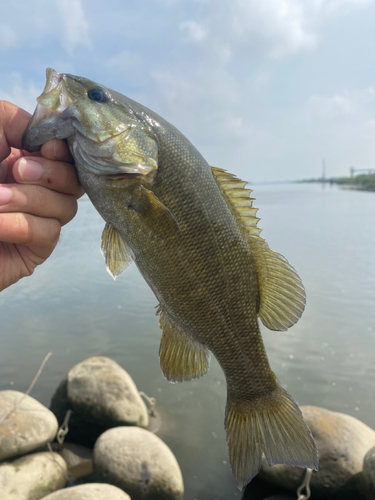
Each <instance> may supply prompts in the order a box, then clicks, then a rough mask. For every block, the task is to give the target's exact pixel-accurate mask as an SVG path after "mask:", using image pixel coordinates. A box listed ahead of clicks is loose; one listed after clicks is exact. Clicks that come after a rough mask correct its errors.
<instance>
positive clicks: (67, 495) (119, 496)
mask: <svg viewBox="0 0 375 500" xmlns="http://www.w3.org/2000/svg"><path fill="white" fill-rule="evenodd" d="M43 500H131V498H130V496H129V495H127V494H126V493H125V492H124V491H122V490H120V488H116V486H112V485H111V484H99V483H91V484H82V485H80V486H73V487H72V488H66V489H64V490H60V491H56V492H55V493H51V494H50V495H47V496H46V497H44V498H43Z"/></svg>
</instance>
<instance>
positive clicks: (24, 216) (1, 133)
mask: <svg viewBox="0 0 375 500" xmlns="http://www.w3.org/2000/svg"><path fill="white" fill-rule="evenodd" d="M29 120H30V114H29V113H27V112H26V111H24V110H22V109H20V108H18V107H17V106H15V105H14V104H11V103H9V102H5V101H0V162H1V163H0V291H1V290H3V289H4V288H6V287H8V286H10V285H12V284H13V283H16V282H17V281H18V280H19V279H21V278H23V277H25V276H30V275H31V274H32V273H33V272H34V269H35V268H36V266H38V265H40V264H42V263H43V262H44V261H45V260H46V259H47V258H48V257H49V256H50V255H51V253H52V251H53V249H54V248H55V246H56V244H57V242H58V240H59V236H60V231H61V226H63V225H64V224H66V223H67V222H69V221H70V220H71V219H72V218H73V217H74V216H75V214H76V212H77V199H78V198H79V197H80V196H82V194H83V192H84V191H83V188H82V187H81V186H80V184H79V182H78V179H77V175H76V171H75V168H74V166H73V165H72V164H71V162H72V157H71V155H70V153H69V150H68V148H67V146H66V144H65V143H64V142H63V141H61V140H58V139H53V140H51V141H48V142H46V143H45V144H44V145H43V146H42V149H41V151H40V153H39V152H38V153H28V152H27V151H23V150H22V149H21V144H22V135H23V133H24V131H25V128H26V126H27V124H28V122H29Z"/></svg>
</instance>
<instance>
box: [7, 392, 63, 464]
mask: <svg viewBox="0 0 375 500" xmlns="http://www.w3.org/2000/svg"><path fill="white" fill-rule="evenodd" d="M21 398H22V401H21ZM18 401H20V403H19V404H18V405H17V402H18ZM14 408H15V410H14V411H12V413H10V414H9V416H8V417H7V418H5V420H3V421H2V422H1V424H0V461H3V460H8V459H10V458H13V457H16V456H19V455H24V454H25V453H29V452H31V451H34V450H37V449H39V448H41V447H43V446H45V445H46V444H47V443H49V442H50V441H53V440H54V438H55V436H56V433H57V429H58V423H57V420H56V417H55V415H54V414H53V413H52V412H51V411H50V410H49V409H48V408H46V407H45V406H43V405H42V404H41V403H39V401H37V400H36V399H34V398H32V397H30V396H26V395H25V394H24V393H22V392H18V391H0V421H1V420H2V418H3V417H4V415H7V414H8V413H9V412H10V411H11V410H13V409H14Z"/></svg>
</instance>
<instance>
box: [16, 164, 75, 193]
mask: <svg viewBox="0 0 375 500" xmlns="http://www.w3.org/2000/svg"><path fill="white" fill-rule="evenodd" d="M13 176H14V178H15V180H16V182H18V183H19V184H37V185H39V186H43V187H46V188H48V189H51V190H52V191H57V192H59V193H63V194H71V195H73V196H75V197H76V198H79V197H81V196H82V195H83V193H84V190H83V188H82V186H81V185H80V183H79V181H78V177H77V172H76V169H75V168H74V165H72V164H71V163H67V162H63V161H53V160H48V159H47V158H43V157H42V156H31V157H27V156H25V157H22V158H21V159H19V160H17V161H16V162H15V164H14V166H13Z"/></svg>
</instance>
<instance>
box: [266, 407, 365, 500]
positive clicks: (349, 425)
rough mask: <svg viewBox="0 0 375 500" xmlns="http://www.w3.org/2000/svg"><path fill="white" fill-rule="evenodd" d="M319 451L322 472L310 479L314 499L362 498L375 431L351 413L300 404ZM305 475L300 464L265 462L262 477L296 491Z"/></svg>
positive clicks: (349, 499)
mask: <svg viewBox="0 0 375 500" xmlns="http://www.w3.org/2000/svg"><path fill="white" fill-rule="evenodd" d="M301 410H302V413H303V416H304V419H305V421H306V423H307V425H308V426H309V427H310V429H311V432H312V434H313V436H314V438H315V442H316V446H317V448H318V452H319V472H314V473H313V475H312V478H311V483H310V487H311V493H312V497H313V498H315V497H316V498H319V499H321V500H325V499H327V500H328V499H329V500H334V499H340V500H352V499H353V498H355V499H356V500H361V499H362V498H364V497H363V495H362V494H361V491H362V489H363V488H362V481H363V474H362V468H363V460H364V457H365V455H366V453H367V451H368V450H369V448H371V447H373V446H374V445H375V431H373V430H372V429H370V427H368V426H367V425H365V424H364V423H363V422H360V421H359V420H357V419H356V418H354V417H351V416H350V415H345V414H343V413H336V412H332V411H329V410H326V409H324V408H318V407H316V406H302V407H301ZM304 476H305V470H304V469H301V468H299V467H289V466H286V465H275V466H274V467H269V466H268V465H267V464H266V463H264V464H263V466H262V469H261V472H260V477H261V478H263V479H266V480H268V481H270V482H272V483H274V484H277V485H279V486H281V487H284V488H287V489H289V490H293V491H296V490H297V488H298V487H299V486H300V485H301V483H302V481H303V479H304Z"/></svg>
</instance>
